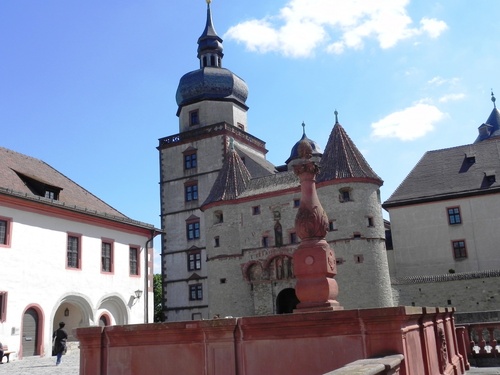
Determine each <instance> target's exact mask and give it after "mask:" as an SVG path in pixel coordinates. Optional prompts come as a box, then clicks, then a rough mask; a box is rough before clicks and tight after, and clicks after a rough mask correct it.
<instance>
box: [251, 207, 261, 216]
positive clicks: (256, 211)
mask: <svg viewBox="0 0 500 375" xmlns="http://www.w3.org/2000/svg"><path fill="white" fill-rule="evenodd" d="M252 215H260V206H252Z"/></svg>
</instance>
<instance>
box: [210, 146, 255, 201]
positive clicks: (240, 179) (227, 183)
mask: <svg viewBox="0 0 500 375" xmlns="http://www.w3.org/2000/svg"><path fill="white" fill-rule="evenodd" d="M250 179H251V176H250V172H248V169H247V167H246V166H245V164H244V163H243V160H241V158H240V156H239V155H238V153H237V152H236V150H235V148H234V145H233V140H232V139H231V141H230V146H229V151H228V152H227V154H226V157H225V159H224V163H223V164H222V168H221V170H220V171H219V174H218V175H217V178H216V180H215V182H214V184H213V186H212V189H211V190H210V193H209V194H208V197H207V199H206V200H205V202H204V203H203V205H202V206H205V205H207V204H209V203H213V202H218V201H227V200H232V199H236V198H237V197H238V196H239V195H240V194H241V193H243V192H244V191H245V189H246V187H247V185H248V183H249V181H250Z"/></svg>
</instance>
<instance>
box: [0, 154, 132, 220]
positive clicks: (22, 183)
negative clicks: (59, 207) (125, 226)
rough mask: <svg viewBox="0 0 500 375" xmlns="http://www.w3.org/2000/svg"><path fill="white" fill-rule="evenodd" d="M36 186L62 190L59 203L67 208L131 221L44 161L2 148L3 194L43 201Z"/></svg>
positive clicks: (0, 184) (0, 174)
mask: <svg viewBox="0 0 500 375" xmlns="http://www.w3.org/2000/svg"><path fill="white" fill-rule="evenodd" d="M34 186H35V187H41V188H42V190H43V188H44V187H46V188H47V189H50V190H56V191H59V194H58V198H57V200H56V201H57V203H59V204H64V206H65V207H75V208H79V209H83V210H87V211H90V212H95V213H97V214H104V215H110V216H114V217H117V218H120V219H128V218H127V217H126V216H125V215H123V214H122V213H121V212H119V211H117V210H116V209H114V208H113V207H111V206H110V205H108V204H106V203H105V202H103V201H102V200H100V199H99V198H97V197H96V196H95V195H93V194H92V193H90V192H89V191H87V190H85V189H84V188H82V187H81V186H80V185H78V184H77V183H75V182H74V181H72V180H71V179H69V178H68V177H66V176H65V175H63V174H62V173H60V172H58V171H57V170H55V169H54V168H52V167H51V166H50V165H48V164H47V163H45V162H43V161H42V160H39V159H36V158H33V157H30V156H27V155H24V154H20V153H18V152H15V151H12V150H9V149H6V148H4V147H0V192H1V193H3V194H11V195H15V196H18V197H22V196H24V197H26V198H30V199H32V198H40V197H41V196H42V195H43V194H41V191H37V189H34ZM40 202H45V203H50V202H51V199H48V198H44V197H42V198H40Z"/></svg>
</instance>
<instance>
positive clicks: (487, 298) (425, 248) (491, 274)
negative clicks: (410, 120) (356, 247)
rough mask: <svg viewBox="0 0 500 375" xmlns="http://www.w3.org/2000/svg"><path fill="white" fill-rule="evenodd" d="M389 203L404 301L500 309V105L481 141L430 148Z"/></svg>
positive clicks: (394, 271)
mask: <svg viewBox="0 0 500 375" xmlns="http://www.w3.org/2000/svg"><path fill="white" fill-rule="evenodd" d="M492 100H493V102H495V98H494V97H493V95H492ZM383 207H384V208H385V209H386V210H387V211H388V212H389V215H390V221H391V230H392V241H393V246H394V250H393V251H389V252H388V254H389V260H390V270H391V276H392V278H393V285H394V289H395V291H397V293H395V296H398V297H397V298H396V302H397V303H399V304H408V305H409V304H416V305H425V306H431V305H435V306H446V305H453V306H456V307H457V308H458V311H459V312H461V311H482V310H499V309H500V302H499V301H500V289H499V288H498V285H499V284H498V282H499V280H500V252H499V248H498V244H499V243H500V231H499V230H498V229H499V228H500V215H499V212H500V112H499V111H498V109H497V108H496V106H495V107H494V108H493V110H492V112H491V114H490V116H489V117H488V119H487V120H486V122H485V123H484V124H482V125H481V126H480V127H479V136H478V138H477V139H476V140H475V142H474V143H472V144H467V145H462V146H457V147H452V148H447V149H442V150H434V151H428V152H426V153H425V155H423V156H422V158H421V159H420V161H419V162H418V163H417V165H416V166H415V167H414V168H413V169H412V170H411V172H410V173H409V174H408V176H407V177H406V178H405V179H404V181H403V182H402V183H401V184H400V186H399V187H398V188H397V189H396V191H395V192H394V193H393V194H392V195H391V196H390V197H389V199H388V200H387V201H386V202H384V204H383Z"/></svg>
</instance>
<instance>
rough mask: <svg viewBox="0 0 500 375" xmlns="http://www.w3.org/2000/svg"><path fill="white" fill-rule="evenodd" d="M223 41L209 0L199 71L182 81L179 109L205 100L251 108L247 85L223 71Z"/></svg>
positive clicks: (190, 73)
mask: <svg viewBox="0 0 500 375" xmlns="http://www.w3.org/2000/svg"><path fill="white" fill-rule="evenodd" d="M222 50H223V47H222V39H221V38H220V37H219V36H218V35H217V33H216V32H215V28H214V26H213V22H212V12H211V9H210V1H209V0H207V22H206V25H205V30H203V33H202V34H201V36H200V37H199V38H198V59H199V60H200V69H198V70H194V71H192V72H189V73H187V74H185V75H184V76H183V77H182V78H181V79H180V82H179V86H178V87H177V93H176V101H177V105H178V106H179V109H178V111H177V115H179V113H180V110H181V108H182V107H183V106H185V105H188V104H192V103H196V102H200V101H202V100H220V101H232V102H235V103H236V104H238V105H240V106H241V107H243V108H245V109H248V107H247V106H246V104H245V102H246V100H247V97H248V86H247V84H246V83H245V81H243V80H242V79H241V78H240V77H238V76H237V75H236V74H234V73H233V72H231V71H230V70H228V69H224V68H222V58H223V57H224V54H223V53H222Z"/></svg>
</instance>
